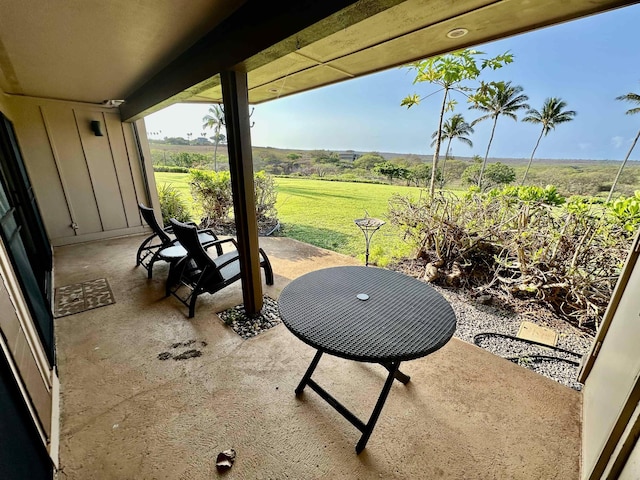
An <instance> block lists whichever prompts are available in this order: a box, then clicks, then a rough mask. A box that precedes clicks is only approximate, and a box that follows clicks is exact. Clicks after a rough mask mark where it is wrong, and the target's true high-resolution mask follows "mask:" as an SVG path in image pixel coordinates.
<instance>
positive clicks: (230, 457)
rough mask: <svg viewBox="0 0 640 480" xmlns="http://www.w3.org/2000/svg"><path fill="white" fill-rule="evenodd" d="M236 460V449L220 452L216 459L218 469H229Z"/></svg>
mask: <svg viewBox="0 0 640 480" xmlns="http://www.w3.org/2000/svg"><path fill="white" fill-rule="evenodd" d="M235 461H236V451H235V450H234V449H233V448H230V449H229V450H225V451H223V452H220V453H219V454H218V458H217V459H216V467H217V468H218V470H229V469H230V468H231V467H233V462H235Z"/></svg>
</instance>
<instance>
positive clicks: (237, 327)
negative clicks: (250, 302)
mask: <svg viewBox="0 0 640 480" xmlns="http://www.w3.org/2000/svg"><path fill="white" fill-rule="evenodd" d="M218 316H219V317H220V318H221V319H222V321H223V322H224V323H226V324H227V325H229V326H230V327H231V328H232V329H233V331H234V332H236V333H237V334H238V335H240V336H241V337H242V338H243V339H245V340H246V339H247V338H251V337H255V336H256V335H258V334H260V333H262V332H264V331H265V330H268V329H270V328H273V327H275V326H276V325H278V324H279V323H281V322H282V320H280V315H279V314H278V303H277V302H276V301H275V300H274V299H273V298H271V297H269V296H267V295H265V296H264V297H263V304H262V310H261V311H260V315H258V316H257V317H249V316H247V315H246V313H245V311H244V305H237V306H235V307H232V308H229V309H227V310H225V311H224V312H220V313H218Z"/></svg>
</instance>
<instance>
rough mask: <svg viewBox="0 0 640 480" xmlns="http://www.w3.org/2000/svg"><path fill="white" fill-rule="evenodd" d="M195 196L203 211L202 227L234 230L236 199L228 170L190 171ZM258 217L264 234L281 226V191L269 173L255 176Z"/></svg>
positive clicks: (192, 191) (192, 192)
mask: <svg viewBox="0 0 640 480" xmlns="http://www.w3.org/2000/svg"><path fill="white" fill-rule="evenodd" d="M190 174H191V176H190V179H189V184H190V187H191V195H192V196H193V199H194V201H195V203H196V204H197V205H198V207H199V208H200V209H201V211H202V219H201V226H203V227H213V228H218V229H219V230H222V231H228V230H230V229H233V224H232V223H233V222H232V220H231V214H232V212H233V197H232V192H231V175H230V173H229V172H228V171H220V172H212V171H202V170H191V171H190ZM253 178H254V185H255V198H256V217H257V220H258V227H259V229H260V230H261V231H263V230H266V229H269V227H273V226H275V225H276V224H277V221H278V219H277V212H276V208H275V205H276V198H277V191H276V187H275V183H274V181H273V178H272V177H271V176H270V175H267V174H266V173H265V172H263V171H261V172H257V173H255V174H254V177H253Z"/></svg>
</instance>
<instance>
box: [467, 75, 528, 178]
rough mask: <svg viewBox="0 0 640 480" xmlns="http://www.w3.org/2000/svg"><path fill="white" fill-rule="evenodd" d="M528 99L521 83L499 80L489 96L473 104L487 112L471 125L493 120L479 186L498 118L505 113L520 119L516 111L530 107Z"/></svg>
mask: <svg viewBox="0 0 640 480" xmlns="http://www.w3.org/2000/svg"><path fill="white" fill-rule="evenodd" d="M527 100H529V97H527V96H526V95H523V94H522V87H521V86H520V85H514V86H512V85H511V82H497V83H495V84H494V88H493V89H492V90H491V91H490V93H489V95H488V96H486V97H484V98H479V99H477V101H476V102H475V103H474V104H473V105H471V107H470V108H473V109H477V110H480V111H481V112H485V115H483V116H481V117H479V118H477V119H475V120H474V121H473V122H472V123H471V125H475V124H477V123H478V122H482V121H484V120H493V126H492V127H491V135H490V136H489V144H488V145H487V152H486V153H485V155H484V160H483V161H482V166H481V168H480V174H479V175H478V187H480V188H482V177H483V175H484V171H485V169H486V168H487V158H489V150H490V149H491V142H493V136H494V134H495V132H496V125H497V124H498V118H499V117H500V116H501V115H503V116H505V117H507V118H510V119H512V120H514V121H518V116H517V115H516V113H517V112H518V110H522V109H525V108H529V105H528V104H527V103H526V102H527Z"/></svg>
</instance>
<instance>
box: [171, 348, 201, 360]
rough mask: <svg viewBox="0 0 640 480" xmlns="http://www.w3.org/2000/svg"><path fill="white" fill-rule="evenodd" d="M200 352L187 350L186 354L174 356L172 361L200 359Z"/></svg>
mask: <svg viewBox="0 0 640 480" xmlns="http://www.w3.org/2000/svg"><path fill="white" fill-rule="evenodd" d="M201 356H202V352H201V351H200V350H193V349H192V350H187V351H186V352H182V353H181V354H180V355H175V356H174V357H173V359H174V360H187V359H189V358H196V357H201Z"/></svg>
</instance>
